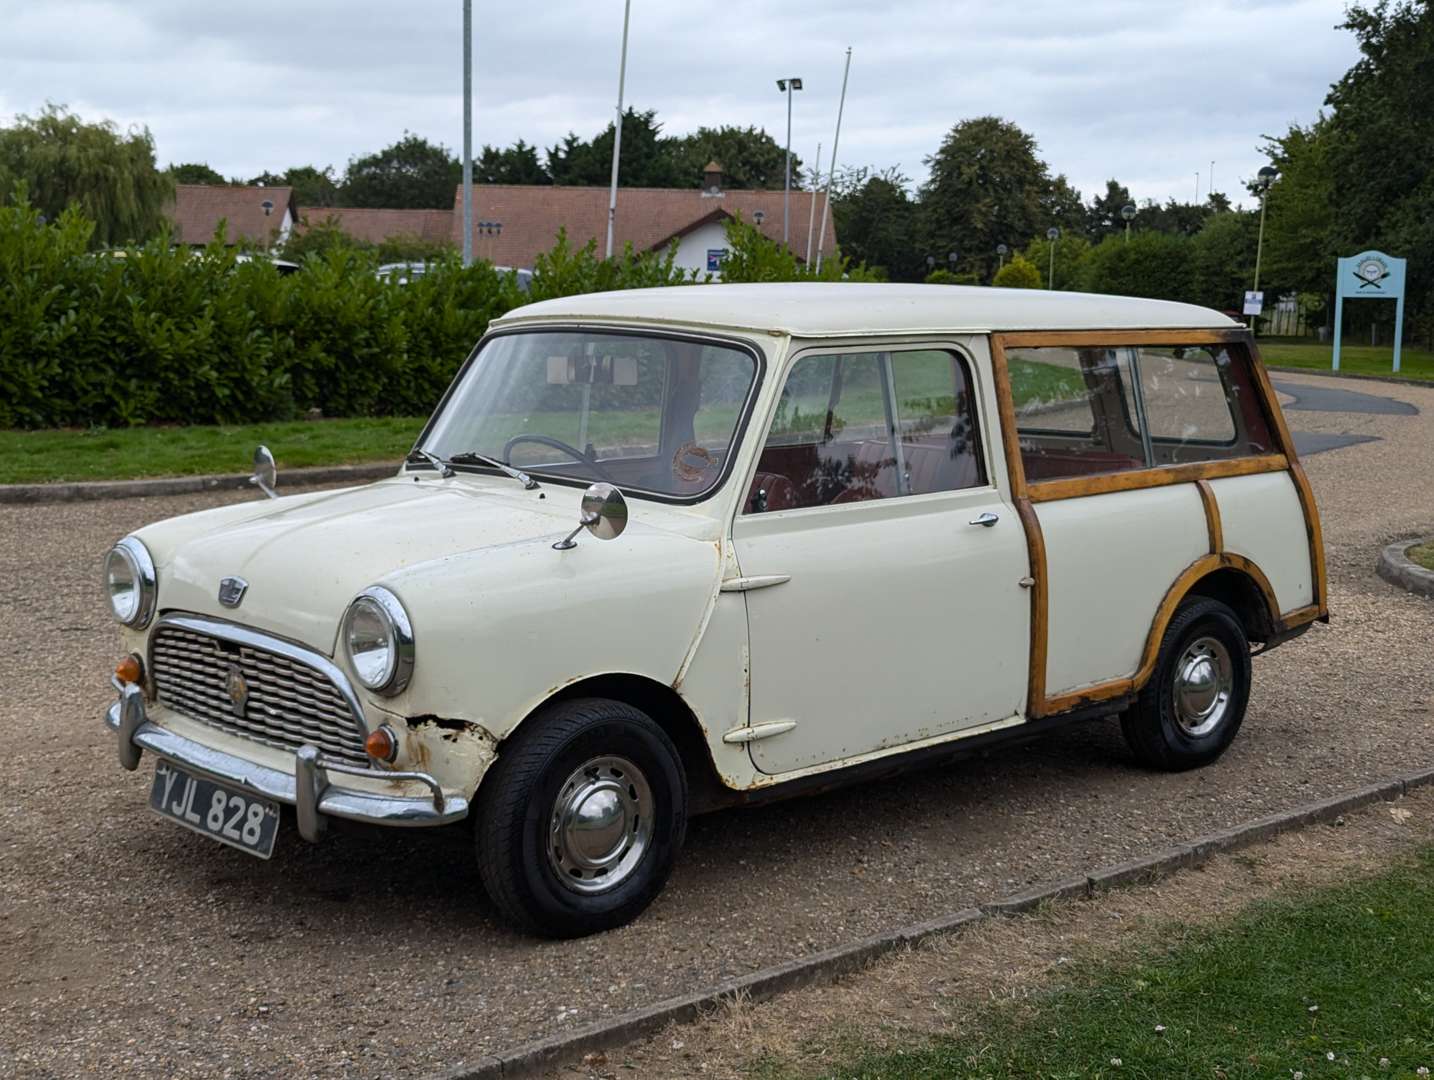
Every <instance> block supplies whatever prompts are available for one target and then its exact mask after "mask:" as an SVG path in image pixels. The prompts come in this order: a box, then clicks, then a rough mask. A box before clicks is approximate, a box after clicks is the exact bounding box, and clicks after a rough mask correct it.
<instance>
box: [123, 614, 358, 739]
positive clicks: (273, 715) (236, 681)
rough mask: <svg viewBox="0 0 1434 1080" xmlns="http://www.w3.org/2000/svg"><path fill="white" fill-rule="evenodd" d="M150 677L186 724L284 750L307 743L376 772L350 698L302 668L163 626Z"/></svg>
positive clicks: (252, 648) (251, 648) (278, 656)
mask: <svg viewBox="0 0 1434 1080" xmlns="http://www.w3.org/2000/svg"><path fill="white" fill-rule="evenodd" d="M246 636H251V637H252V636H253V635H252V634H248V635H246ZM150 676H151V678H152V679H153V681H154V690H155V696H156V697H157V698H158V699H159V701H160V702H162V703H163V704H165V705H167V706H169V707H170V708H172V709H174V710H176V711H177V712H180V713H183V714H184V715H185V716H188V717H191V718H193V719H195V720H199V721H201V722H203V723H206V724H210V725H212V726H214V727H216V728H220V729H222V730H224V731H228V732H231V733H232V734H235V735H243V736H244V737H245V738H249V739H254V740H255V741H257V742H261V743H264V744H265V745H267V746H275V747H278V748H280V749H282V750H296V749H298V748H299V747H300V746H303V745H304V744H305V743H308V744H309V745H311V746H316V747H318V749H319V750H321V751H323V752H324V753H325V754H328V755H331V756H333V757H337V758H341V759H343V760H345V761H348V762H351V763H353V764H355V765H365V766H366V765H369V764H370V762H369V760H368V756H367V755H366V754H365V753H364V748H363V740H364V735H363V730H362V728H361V726H360V724H359V720H358V717H356V716H355V715H354V712H353V709H352V708H351V707H350V705H349V703H348V700H347V699H346V698H345V696H344V694H343V692H342V691H341V690H340V689H339V688H338V686H336V685H335V684H334V682H333V680H332V679H330V678H329V677H328V676H327V675H326V674H324V672H322V671H320V670H319V669H318V668H317V667H312V666H310V665H308V664H305V663H304V662H303V661H301V660H298V659H295V658H293V657H291V656H287V655H284V654H283V653H281V652H276V651H271V650H269V649H265V648H262V647H259V646H256V645H253V644H249V643H247V642H236V641H229V640H225V639H223V638H220V637H216V636H214V635H212V634H206V633H203V632H200V631H198V630H193V629H189V628H187V627H180V626H166V625H164V624H161V625H160V626H159V627H158V628H157V629H156V630H155V632H154V637H153V640H152V643H151V646H150ZM236 699H237V700H236Z"/></svg>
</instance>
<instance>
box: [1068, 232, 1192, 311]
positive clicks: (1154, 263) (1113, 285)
mask: <svg viewBox="0 0 1434 1080" xmlns="http://www.w3.org/2000/svg"><path fill="white" fill-rule="evenodd" d="M1083 285H1084V288H1085V289H1086V290H1087V291H1089V292H1098V293H1110V294H1112V295H1115V296H1145V297H1151V298H1153V299H1156V300H1185V301H1188V300H1190V299H1191V297H1192V296H1193V295H1194V292H1195V260H1194V252H1193V245H1192V243H1191V241H1190V239H1189V238H1188V237H1185V236H1178V235H1175V234H1172V233H1158V232H1140V233H1136V234H1135V235H1134V236H1132V237H1131V238H1130V241H1129V243H1127V242H1126V240H1125V238H1124V237H1116V236H1111V237H1107V238H1106V239H1105V240H1103V241H1101V242H1100V243H1099V244H1097V245H1096V246H1095V247H1093V248H1091V251H1090V255H1089V256H1088V257H1087V259H1086V263H1085V281H1084V282H1083Z"/></svg>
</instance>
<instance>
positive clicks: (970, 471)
mask: <svg viewBox="0 0 1434 1080" xmlns="http://www.w3.org/2000/svg"><path fill="white" fill-rule="evenodd" d="M985 482H986V471H985V466H984V464H983V462H982V460H981V452H980V445H979V439H978V436H977V430H976V418H975V410H974V404H973V400H972V393H971V382H970V375H969V372H968V370H967V368H966V364H965V362H964V361H963V360H962V359H961V358H960V357H958V356H956V355H955V354H954V353H950V352H946V351H944V350H934V349H932V350H913V351H903V352H863V353H841V354H826V355H816V356H806V357H802V358H801V359H800V360H798V361H797V362H796V364H795V365H793V367H792V370H791V373H790V374H789V375H788V376H787V382H786V385H785V386H784V387H783V388H782V396H781V398H780V400H779V401H778V404H777V411H776V415H775V416H774V417H773V420H772V426H771V429H770V430H769V432H768V434H767V441H766V444H765V445H764V446H763V448H762V455H761V457H760V459H759V460H758V464H757V475H756V477H755V478H754V480H753V483H752V487H751V490H750V491H749V492H748V495H747V502H746V506H745V509H746V511H747V512H748V513H760V512H762V511H770V510H790V509H796V508H799V507H808V506H828V505H835V504H839V503H848V502H862V501H866V500H870V499H887V498H893V497H896V496H900V495H923V494H929V493H931V492H937V491H955V490H959V489H961V488H966V487H974V486H977V485H981V484H984V483H985Z"/></svg>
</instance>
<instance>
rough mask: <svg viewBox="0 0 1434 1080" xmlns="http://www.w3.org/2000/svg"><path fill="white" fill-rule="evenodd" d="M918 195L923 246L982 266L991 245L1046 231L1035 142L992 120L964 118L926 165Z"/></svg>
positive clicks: (1046, 195)
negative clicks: (927, 174)
mask: <svg viewBox="0 0 1434 1080" xmlns="http://www.w3.org/2000/svg"><path fill="white" fill-rule="evenodd" d="M926 164H927V165H928V166H929V167H930V169H931V175H930V178H929V179H928V180H927V182H926V184H925V186H924V187H923V188H922V189H921V210H922V219H923V229H922V232H923V239H924V241H925V244H924V246H925V248H926V249H927V250H929V251H932V252H938V253H939V252H948V251H956V252H959V253H961V254H962V255H963V256H965V257H966V258H967V260H968V261H969V260H974V261H976V262H978V264H979V265H981V266H982V267H985V266H986V265H987V264H989V263H991V262H994V261H995V259H996V245H997V244H1001V243H1007V244H1015V243H1019V242H1020V241H1021V240H1023V239H1024V238H1025V237H1028V236H1033V235H1035V234H1036V233H1038V232H1043V231H1044V230H1045V229H1046V227H1047V226H1048V225H1049V224H1050V222H1049V221H1048V220H1047V218H1046V212H1047V208H1048V205H1049V200H1050V198H1051V191H1052V180H1051V178H1050V175H1049V173H1048V171H1047V169H1046V165H1045V163H1044V162H1043V161H1041V159H1040V158H1039V157H1037V156H1036V142H1035V140H1034V139H1033V138H1031V136H1029V135H1027V134H1026V133H1025V132H1024V131H1022V130H1021V129H1020V128H1019V127H1017V126H1016V125H1015V124H1012V123H1009V122H1007V121H1005V120H1002V119H1000V118H998V117H995V116H982V117H979V118H977V119H975V120H963V121H962V122H961V123H959V124H957V125H956V126H955V127H953V128H952V129H951V131H950V132H949V133H948V134H947V136H946V138H945V139H944V140H942V143H941V148H940V149H939V150H937V152H936V153H935V154H933V155H932V156H931V157H928V158H927V159H926Z"/></svg>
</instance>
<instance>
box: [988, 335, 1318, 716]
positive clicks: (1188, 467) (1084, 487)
mask: <svg viewBox="0 0 1434 1080" xmlns="http://www.w3.org/2000/svg"><path fill="white" fill-rule="evenodd" d="M1221 343H1232V344H1240V345H1243V346H1244V347H1245V348H1246V349H1247V350H1248V352H1249V356H1250V366H1251V370H1252V372H1253V374H1254V379H1255V385H1256V386H1258V387H1259V389H1260V392H1261V394H1262V395H1263V396H1264V399H1265V411H1266V413H1267V414H1268V416H1269V418H1270V422H1271V424H1272V426H1273V428H1274V432H1275V437H1276V439H1277V440H1278V441H1279V452H1278V453H1272V454H1264V455H1259V456H1254V457H1248V458H1231V459H1225V460H1220V461H1208V462H1192V463H1187V464H1183V465H1171V466H1163V467H1160V468H1154V469H1135V470H1130V471H1127V472H1123V473H1108V474H1104V475H1099V476H1089V477H1072V478H1070V479H1065V480H1044V481H1040V482H1037V483H1031V484H1028V483H1027V481H1026V472H1025V465H1024V463H1023V462H1022V459H1021V447H1020V439H1019V436H1018V434H1017V431H1016V409H1015V399H1014V397H1013V396H1012V393H1011V379H1010V371H1009V369H1008V367H1007V364H1006V349H1007V348H1008V347H1009V348H1018V347H1022V346H1028V347H1029V346H1043V345H1056V346H1059V345H1066V346H1074V347H1080V346H1092V345H1117V346H1119V345H1207V344H1221ZM991 369H992V373H993V375H994V380H995V390H996V403H997V407H998V410H999V413H1000V421H1001V442H1002V445H1003V447H1004V449H1005V456H1006V472H1007V475H1008V477H1009V481H1010V485H1011V500H1012V502H1013V503H1014V504H1015V508H1016V514H1017V517H1019V519H1020V521H1021V527H1022V528H1023V529H1024V530H1025V533H1026V548H1027V551H1028V553H1029V557H1030V576H1031V579H1032V581H1033V584H1032V586H1031V648H1030V673H1029V676H1028V679H1027V690H1026V714H1027V716H1028V717H1029V718H1031V719H1037V718H1040V717H1045V716H1051V715H1054V714H1056V713H1062V712H1067V711H1070V710H1073V709H1081V708H1086V707H1089V706H1092V705H1095V704H1097V703H1099V702H1103V701H1113V700H1115V699H1117V698H1128V697H1130V696H1131V695H1134V694H1137V693H1139V692H1140V690H1141V688H1142V687H1143V686H1144V685H1145V684H1146V683H1147V682H1148V681H1149V680H1150V677H1151V675H1152V673H1153V672H1154V670H1155V665H1156V663H1157V661H1158V660H1159V657H1160V643H1161V640H1162V639H1163V638H1164V636H1165V630H1166V628H1167V627H1168V626H1169V625H1170V620H1171V619H1172V618H1174V616H1175V610H1176V608H1177V607H1178V606H1179V604H1180V602H1181V601H1182V600H1183V599H1184V598H1185V596H1186V595H1187V594H1188V593H1189V592H1190V590H1191V588H1192V587H1193V586H1194V585H1195V584H1196V583H1197V582H1199V581H1200V580H1201V579H1202V578H1204V577H1206V576H1207V575H1209V574H1211V573H1214V572H1215V571H1217V570H1222V569H1232V570H1236V571H1238V572H1240V573H1242V574H1244V575H1245V576H1246V577H1248V578H1249V579H1250V580H1251V581H1252V582H1253V583H1254V585H1255V587H1256V589H1257V590H1258V591H1259V593H1260V595H1261V596H1262V597H1263V598H1264V602H1265V606H1266V609H1267V611H1268V614H1269V620H1270V626H1271V628H1272V630H1273V632H1274V634H1275V635H1276V636H1280V635H1284V634H1287V633H1289V632H1291V631H1293V630H1295V629H1298V628H1299V627H1301V626H1303V625H1305V624H1306V623H1309V622H1312V621H1313V620H1315V619H1324V620H1325V621H1328V620H1329V609H1328V606H1327V596H1328V592H1327V579H1326V576H1325V558H1324V540H1323V535H1322V533H1321V530H1320V523H1319V511H1318V509H1317V508H1316V506H1315V501H1314V493H1313V491H1312V490H1311V488H1310V485H1309V480H1308V478H1306V476H1305V473H1304V469H1303V468H1302V467H1301V466H1300V463H1299V458H1298V456H1297V454H1296V452H1295V447H1294V442H1293V440H1292V439H1291V438H1290V433H1289V428H1288V427H1287V426H1286V425H1285V420H1284V416H1283V414H1282V413H1281V412H1280V408H1279V401H1278V399H1277V398H1276V397H1275V393H1274V388H1273V386H1271V384H1270V377H1269V374H1268V373H1267V372H1266V371H1265V367H1264V364H1263V362H1262V361H1261V360H1260V355H1259V351H1258V349H1256V347H1255V344H1254V339H1253V338H1252V337H1251V335H1250V333H1249V331H1248V330H1245V329H1243V328H1231V329H1221V330H1214V329H1192V330H1110V331H1104V330H1080V331H1075V330H1072V331H1060V330H1042V331H1038V332H1036V331H1031V332H1023V333H1009V334H1000V333H996V334H992V335H991ZM1269 472H1289V474H1290V477H1291V479H1292V481H1293V482H1294V485H1295V489H1296V491H1297V493H1298V496H1299V501H1300V507H1301V509H1302V510H1303V511H1304V518H1305V531H1306V534H1307V536H1308V538H1309V556H1310V569H1311V580H1312V582H1313V587H1314V603H1313V604H1310V605H1309V606H1307V607H1303V608H1299V609H1297V610H1295V611H1290V612H1285V613H1283V614H1281V612H1280V610H1279V607H1278V605H1277V604H1276V601H1275V593H1274V589H1273V588H1271V586H1270V582H1269V579H1268V578H1266V577H1265V574H1264V572H1263V571H1262V570H1260V568H1259V567H1258V566H1256V565H1255V564H1254V563H1253V562H1251V561H1250V560H1249V559H1247V558H1245V557H1244V556H1241V555H1235V554H1232V553H1230V552H1227V551H1225V550H1224V532H1223V528H1222V525H1221V522H1220V508H1219V504H1218V502H1217V500H1216V498H1215V492H1214V489H1213V488H1212V487H1211V486H1210V481H1211V480H1214V479H1219V478H1221V477H1226V476H1250V475H1256V474H1260V473H1269ZM1192 483H1193V484H1194V485H1195V487H1196V490H1197V491H1198V492H1199V494H1200V501H1201V505H1202V506H1203V507H1204V510H1205V524H1206V529H1207V531H1208V533H1209V537H1210V553H1209V554H1208V555H1206V556H1204V557H1202V558H1200V559H1197V560H1196V561H1195V562H1193V563H1191V564H1190V565H1189V566H1188V567H1186V568H1185V570H1184V571H1182V572H1181V574H1180V576H1179V577H1177V578H1176V579H1175V581H1174V583H1172V584H1171V586H1170V588H1169V590H1168V591H1167V592H1166V594H1165V596H1164V598H1163V599H1162V600H1161V602H1160V605H1159V607H1157V609H1156V612H1155V616H1154V618H1153V619H1152V620H1151V625H1150V630H1149V632H1148V633H1147V635H1146V639H1145V648H1144V649H1143V651H1142V653H1141V658H1140V666H1139V667H1138V668H1136V670H1135V673H1134V674H1133V675H1131V676H1129V677H1126V678H1120V679H1111V680H1109V681H1106V682H1102V683H1096V684H1094V685H1091V686H1087V687H1082V688H1080V689H1077V690H1072V691H1068V692H1066V693H1063V694H1057V695H1055V696H1054V697H1051V696H1048V695H1047V693H1046V658H1047V653H1048V649H1049V635H1050V621H1049V609H1050V588H1049V582H1048V572H1047V561H1046V544H1045V537H1044V535H1043V533H1042V531H1041V523H1040V519H1039V518H1038V517H1037V515H1036V510H1035V504H1036V503H1038V502H1048V501H1052V500H1056V499H1071V498H1081V497H1083V496H1087V495H1098V494H1104V493H1107V492H1113V491H1135V490H1140V489H1143V488H1151V487H1163V486H1167V485H1171V484H1192Z"/></svg>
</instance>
